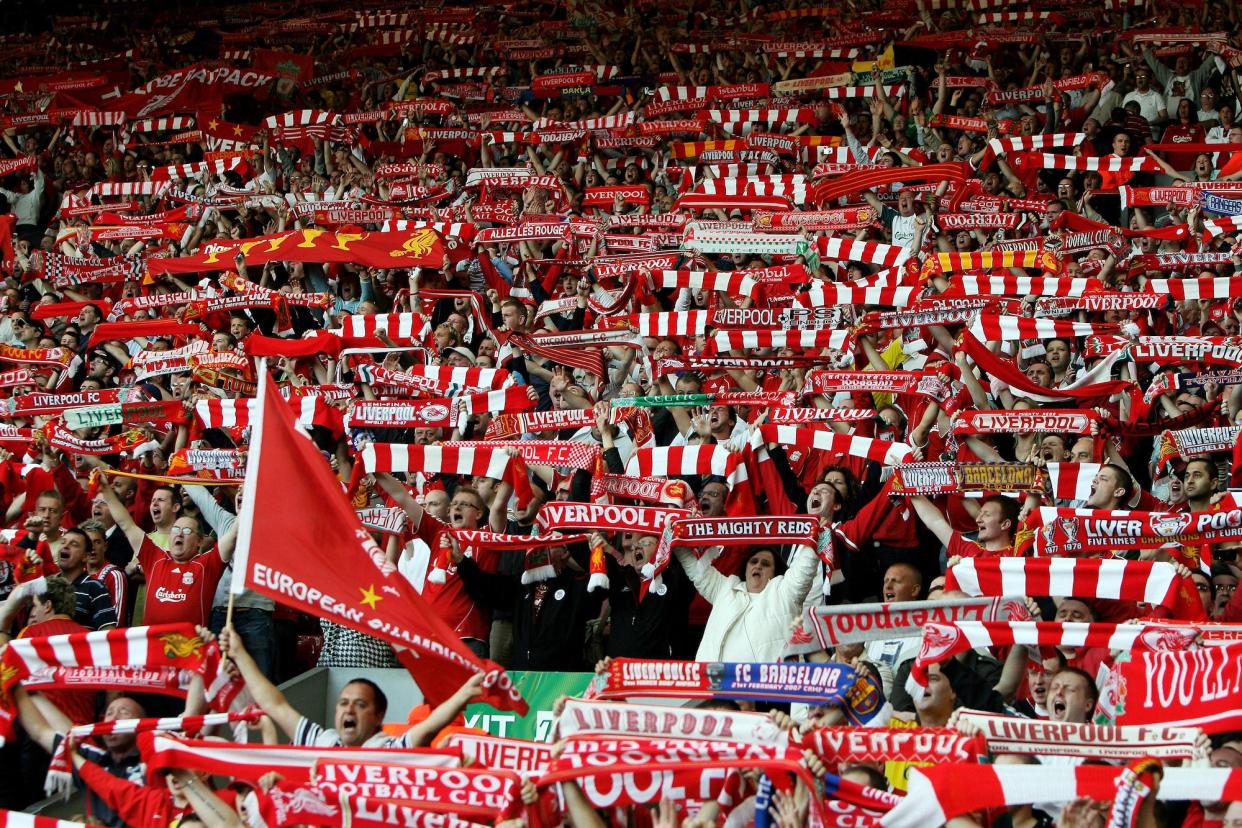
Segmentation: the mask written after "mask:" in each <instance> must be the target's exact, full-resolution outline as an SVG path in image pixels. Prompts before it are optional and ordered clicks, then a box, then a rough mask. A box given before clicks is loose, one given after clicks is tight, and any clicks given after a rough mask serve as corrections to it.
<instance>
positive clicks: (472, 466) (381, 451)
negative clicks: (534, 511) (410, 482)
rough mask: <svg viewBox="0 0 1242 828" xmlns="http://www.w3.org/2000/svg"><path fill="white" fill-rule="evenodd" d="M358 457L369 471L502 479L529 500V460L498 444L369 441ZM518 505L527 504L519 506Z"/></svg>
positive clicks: (523, 500) (523, 501)
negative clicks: (419, 443) (427, 444)
mask: <svg viewBox="0 0 1242 828" xmlns="http://www.w3.org/2000/svg"><path fill="white" fill-rule="evenodd" d="M359 459H360V461H361V462H362V464H363V468H364V469H365V470H366V472H367V473H368V474H374V473H376V472H389V473H393V472H397V473H401V474H409V473H412V472H419V473H422V474H424V475H433V474H451V475H467V476H470V477H488V478H491V479H493V480H503V481H505V482H507V483H510V484H511V485H512V486H513V489H514V493H515V494H516V495H517V499H518V503H519V504H526V503H529V502H530V497H531V489H530V477H529V475H528V472H527V470H526V462H525V461H524V460H523V459H522V458H521V457H520V456H517V457H515V456H512V455H510V454H509V453H508V452H507V451H504V450H503V448H501V447H498V446H494V445H483V444H474V445H438V446H421V445H411V444H406V443H369V444H367V445H366V446H365V447H364V448H363V449H362V451H361V452H359ZM519 508H525V507H524V505H519Z"/></svg>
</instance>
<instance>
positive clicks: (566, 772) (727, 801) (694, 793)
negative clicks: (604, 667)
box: [538, 734, 822, 819]
mask: <svg viewBox="0 0 1242 828" xmlns="http://www.w3.org/2000/svg"><path fill="white" fill-rule="evenodd" d="M618 757H623V758H624V761H621V762H618ZM743 768H759V769H760V770H762V771H764V772H765V773H766V774H767V775H768V776H769V777H770V778H771V779H772V780H773V781H774V782H775V783H776V784H777V785H782V783H783V785H784V786H785V787H786V788H788V786H789V777H788V774H790V773H792V774H794V775H796V776H797V777H799V778H800V779H801V780H803V782H804V783H809V784H813V783H811V782H810V774H809V773H808V772H807V770H806V767H805V766H804V765H802V764H801V763H800V762H799V761H798V754H797V753H796V752H795V751H793V750H792V749H790V748H788V747H773V746H768V745H758V744H745V743H741V742H726V741H715V740H687V739H667V738H635V737H617V736H592V735H587V734H581V735H578V736H574V737H572V738H570V739H567V740H566V741H565V743H564V749H563V750H562V751H561V753H560V754H559V755H558V756H556V757H555V758H553V760H552V762H551V763H550V764H549V765H548V772H547V773H546V774H545V775H544V776H543V777H542V778H541V779H540V780H539V781H538V785H539V786H540V787H546V786H548V785H553V784H557V783H560V782H564V781H568V780H574V781H576V782H577V783H578V787H579V789H580V790H581V791H582V794H583V796H585V797H586V799H587V801H588V802H589V803H591V806H592V807H595V808H605V807H608V808H610V807H614V806H626V805H646V804H648V803H652V802H658V801H660V800H661V799H663V798H665V797H673V798H675V799H676V800H678V801H684V802H687V803H691V802H710V801H718V802H720V803H721V804H722V805H723V806H724V810H726V811H728V810H730V809H731V808H732V806H733V805H736V804H737V802H738V801H740V799H741V788H740V786H739V777H738V772H739V771H740V770H741V769H743ZM722 769H723V770H726V772H725V773H720V772H719V771H720V770H722ZM812 801H813V803H814V806H815V808H816V809H817V811H820V812H821V813H820V814H818V816H819V817H820V818H821V819H822V802H820V801H818V800H816V799H814V798H813V800H812Z"/></svg>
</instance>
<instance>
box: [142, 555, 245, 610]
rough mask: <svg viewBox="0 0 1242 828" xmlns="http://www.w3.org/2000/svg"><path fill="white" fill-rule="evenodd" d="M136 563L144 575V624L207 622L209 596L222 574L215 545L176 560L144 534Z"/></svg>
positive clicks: (209, 605) (222, 568) (222, 562)
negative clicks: (145, 592) (145, 582)
mask: <svg viewBox="0 0 1242 828" xmlns="http://www.w3.org/2000/svg"><path fill="white" fill-rule="evenodd" d="M138 565H139V566H141V567H142V571H143V574H145V575H146V576H147V605H146V610H145V611H144V613H143V623H144V624H175V623H178V622H183V623H184V622H189V623H191V624H202V625H204V626H206V624H207V619H208V618H209V617H210V615H211V599H212V598H213V597H214V596H215V594H216V585H217V584H219V583H220V576H222V575H223V574H224V561H222V560H220V548H219V547H218V546H214V547H212V548H211V551H209V552H204V553H203V554H201V555H199V556H198V557H197V558H194V559H193V560H189V561H186V562H185V563H177V562H176V561H174V560H173V559H172V556H171V555H169V554H168V553H167V552H165V551H164V550H163V549H160V548H159V547H158V546H156V545H155V544H154V543H152V542H151V539H150V538H143V540H142V548H141V549H139V550H138Z"/></svg>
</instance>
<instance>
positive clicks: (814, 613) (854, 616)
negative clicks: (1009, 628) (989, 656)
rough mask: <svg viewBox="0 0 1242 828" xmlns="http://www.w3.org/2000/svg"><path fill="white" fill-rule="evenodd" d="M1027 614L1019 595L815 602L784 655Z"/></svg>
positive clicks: (912, 636) (1021, 616)
mask: <svg viewBox="0 0 1242 828" xmlns="http://www.w3.org/2000/svg"><path fill="white" fill-rule="evenodd" d="M1027 616H1028V613H1027V612H1026V608H1025V606H1024V605H1023V604H1022V603H1021V601H1019V600H1017V599H1015V598H953V599H949V600H945V601H902V602H899V603H887V602H885V603H874V604H849V605H828V606H816V607H810V608H808V609H805V610H803V612H802V626H801V628H796V629H795V630H794V632H793V634H792V635H791V636H790V640H789V643H788V644H786V645H785V653H784V655H786V656H790V655H805V654H807V653H813V652H816V651H817V650H831V649H832V648H833V647H836V646H837V645H839V644H859V643H864V642H868V641H883V640H887V639H890V638H918V637H919V636H920V635H922V634H923V625H924V624H954V623H957V622H959V621H998V620H1002V619H1006V618H1011V617H1013V618H1026V617H1027Z"/></svg>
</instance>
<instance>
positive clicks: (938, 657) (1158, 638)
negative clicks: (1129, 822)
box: [907, 586, 1199, 697]
mask: <svg viewBox="0 0 1242 828" xmlns="http://www.w3.org/2000/svg"><path fill="white" fill-rule="evenodd" d="M946 588H949V587H947V586H946ZM1016 594H1022V593H1016ZM1031 594H1033V595H1036V596H1038V595H1039V594H1040V593H1038V592H1036V593H1031ZM1198 634H1199V631H1198V630H1197V629H1195V628H1194V627H1161V626H1158V625H1147V624H1104V623H1096V622H1091V623H1080V622H1074V621H958V622H956V623H953V624H927V625H926V626H924V627H923V643H922V646H921V647H920V648H919V654H918V655H917V656H916V657H915V659H914V664H913V666H912V667H911V668H910V682H909V684H908V685H907V687H908V689H909V690H910V693H911V694H913V695H915V696H916V697H921V696H922V695H923V691H924V690H926V689H927V667H928V665H931V664H939V663H940V662H942V661H947V660H948V659H950V658H952V657H953V656H955V655H957V654H958V653H964V652H966V651H967V650H974V649H978V648H985V647H1004V646H1013V645H1015V644H1021V645H1024V646H1026V647H1031V648H1042V647H1100V648H1104V649H1108V650H1126V651H1129V650H1131V649H1134V648H1141V649H1158V650H1184V649H1186V648H1188V647H1190V646H1192V645H1193V644H1194V641H1195V638H1196V637H1198Z"/></svg>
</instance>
